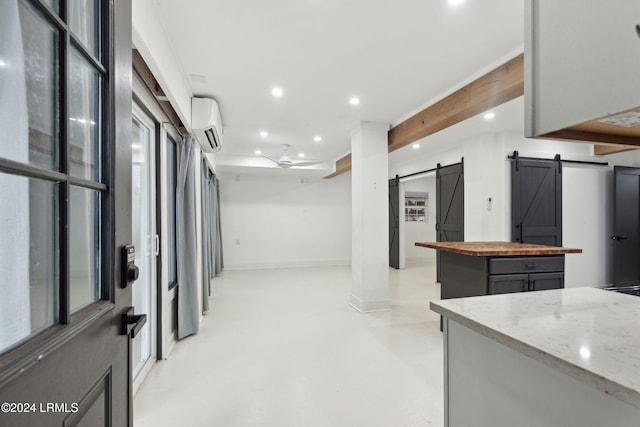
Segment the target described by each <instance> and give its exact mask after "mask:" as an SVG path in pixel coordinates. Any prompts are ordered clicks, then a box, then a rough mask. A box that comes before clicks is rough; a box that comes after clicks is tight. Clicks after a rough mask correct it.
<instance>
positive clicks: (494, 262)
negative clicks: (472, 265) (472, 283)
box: [489, 256, 564, 274]
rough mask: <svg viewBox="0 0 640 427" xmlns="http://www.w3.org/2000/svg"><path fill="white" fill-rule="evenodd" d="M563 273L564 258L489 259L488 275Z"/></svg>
mask: <svg viewBox="0 0 640 427" xmlns="http://www.w3.org/2000/svg"><path fill="white" fill-rule="evenodd" d="M546 271H564V256H551V257H545V256H536V257H525V258H514V257H508V258H489V274H516V273H539V272H546Z"/></svg>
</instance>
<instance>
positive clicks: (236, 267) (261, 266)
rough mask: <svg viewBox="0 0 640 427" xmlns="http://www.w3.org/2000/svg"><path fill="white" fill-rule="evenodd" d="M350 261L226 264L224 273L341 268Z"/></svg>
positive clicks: (349, 263) (348, 264)
mask: <svg viewBox="0 0 640 427" xmlns="http://www.w3.org/2000/svg"><path fill="white" fill-rule="evenodd" d="M350 265H351V260H329V261H294V262H270V263H257V264H227V263H225V265H224V269H225V270H226V271H245V270H275V269H281V268H309V267H343V266H350Z"/></svg>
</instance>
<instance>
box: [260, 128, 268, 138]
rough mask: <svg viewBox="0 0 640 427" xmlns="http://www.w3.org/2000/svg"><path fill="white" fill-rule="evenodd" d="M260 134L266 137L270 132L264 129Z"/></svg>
mask: <svg viewBox="0 0 640 427" xmlns="http://www.w3.org/2000/svg"><path fill="white" fill-rule="evenodd" d="M260 136H261V137H263V138H266V137H267V136H269V133H268V132H267V131H266V130H263V131H262V132H260Z"/></svg>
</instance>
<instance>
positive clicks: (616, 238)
mask: <svg viewBox="0 0 640 427" xmlns="http://www.w3.org/2000/svg"><path fill="white" fill-rule="evenodd" d="M627 239H628V237H625V236H611V240H627Z"/></svg>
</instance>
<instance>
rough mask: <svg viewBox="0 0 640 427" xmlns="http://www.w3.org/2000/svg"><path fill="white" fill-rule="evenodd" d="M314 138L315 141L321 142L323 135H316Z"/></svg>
mask: <svg viewBox="0 0 640 427" xmlns="http://www.w3.org/2000/svg"><path fill="white" fill-rule="evenodd" d="M313 140H314V141H315V142H320V141H322V137H321V136H318V135H316V136H314V137H313Z"/></svg>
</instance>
